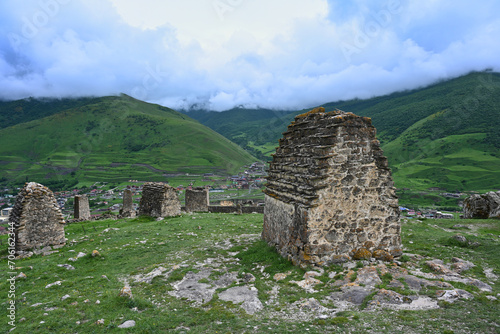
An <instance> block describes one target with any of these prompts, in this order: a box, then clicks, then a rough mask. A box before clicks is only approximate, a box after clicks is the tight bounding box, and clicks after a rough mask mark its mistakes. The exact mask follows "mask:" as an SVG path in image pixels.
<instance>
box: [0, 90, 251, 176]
mask: <svg viewBox="0 0 500 334" xmlns="http://www.w3.org/2000/svg"><path fill="white" fill-rule="evenodd" d="M253 160H254V158H253V157H252V156H251V155H250V154H249V153H247V152H246V151H244V150H243V149H241V148H240V147H239V146H238V145H235V144H234V143H232V142H230V141H229V140H228V139H226V138H224V137H223V136H221V135H219V134H218V133H216V132H214V131H213V130H211V129H209V128H207V127H205V126H203V125H201V124H200V123H199V122H197V121H195V120H193V119H191V118H189V117H187V116H185V115H183V114H180V113H178V112H176V111H174V110H171V109H168V108H165V107H161V106H158V105H153V104H148V103H145V102H141V101H138V100H135V99H132V98H130V97H128V96H121V97H103V98H98V99H92V100H91V103H88V104H85V105H82V106H79V107H76V108H72V109H68V110H64V111H60V112H58V113H55V114H53V115H51V116H47V117H43V118H39V119H35V120H32V121H29V122H25V123H18V124H16V125H13V126H10V127H8V128H4V129H1V130H0V170H1V173H2V174H1V175H2V176H3V178H4V180H5V179H7V180H15V181H17V182H21V181H24V180H25V179H26V178H28V179H29V180H32V181H39V182H42V183H44V184H47V179H51V180H54V179H67V180H71V179H75V180H94V181H108V182H113V181H121V180H128V179H131V178H133V179H141V180H165V176H163V174H169V173H198V172H209V171H223V172H228V173H231V172H234V171H235V170H237V169H238V168H240V167H241V166H242V165H244V164H247V163H249V162H251V161H253Z"/></svg>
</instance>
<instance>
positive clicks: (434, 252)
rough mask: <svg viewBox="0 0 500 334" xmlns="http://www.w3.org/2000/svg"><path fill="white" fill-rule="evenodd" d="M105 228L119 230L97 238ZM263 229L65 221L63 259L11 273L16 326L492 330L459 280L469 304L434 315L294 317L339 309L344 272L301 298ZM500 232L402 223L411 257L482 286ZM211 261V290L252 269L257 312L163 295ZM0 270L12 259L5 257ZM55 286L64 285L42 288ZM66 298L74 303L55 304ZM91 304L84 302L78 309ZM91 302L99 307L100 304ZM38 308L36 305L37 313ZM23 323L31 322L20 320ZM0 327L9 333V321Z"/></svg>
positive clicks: (1, 252)
mask: <svg viewBox="0 0 500 334" xmlns="http://www.w3.org/2000/svg"><path fill="white" fill-rule="evenodd" d="M193 218H194V219H193ZM456 224H465V225H467V226H469V227H470V228H471V229H460V231H457V230H456V229H452V227H453V226H454V225H456ZM82 227H84V229H85V233H84V229H83V228H82ZM108 227H112V228H118V229H119V230H111V231H108V232H104V230H105V229H106V228H108ZM200 228H201V229H200ZM261 231H262V215H259V214H251V215H233V214H226V215H224V214H194V215H187V214H186V215H183V216H180V217H175V218H166V219H165V220H163V221H156V220H155V219H151V218H147V217H139V218H136V219H127V220H123V219H122V220H118V221H112V220H109V221H97V222H85V223H75V224H70V225H68V226H66V237H67V238H68V242H67V245H66V246H65V247H63V248H61V249H59V252H58V253H54V254H51V255H48V256H41V255H34V256H32V257H31V258H27V259H22V260H16V261H15V262H16V263H15V265H16V266H17V267H21V268H20V269H17V270H16V272H24V273H25V274H26V275H27V278H26V279H24V280H23V279H21V280H18V281H16V306H17V310H16V319H17V321H16V323H17V326H18V328H17V331H19V332H23V333H26V332H34V333H72V332H78V333H108V332H118V331H119V330H118V329H117V326H118V325H120V324H121V323H123V322H124V321H125V320H135V321H136V324H137V325H136V327H135V328H134V329H133V330H132V331H131V332H134V333H163V332H181V331H182V328H186V327H187V328H190V331H189V332H190V333H216V332H219V333H245V332H255V333H269V332H275V333H289V332H290V333H292V332H293V333H296V332H308V333H331V332H333V333H347V332H350V333H354V332H367V331H368V332H370V331H371V332H374V333H381V332H384V333H401V332H418V333H443V332H445V331H453V332H455V333H464V332H475V333H496V332H497V328H498V327H497V325H498V318H499V316H500V314H499V311H498V310H499V306H500V305H499V302H498V301H490V300H488V299H487V298H485V297H484V295H485V293H479V292H478V291H477V289H474V288H473V287H470V286H468V285H467V286H466V285H464V284H460V283H453V285H454V286H455V287H456V288H461V289H467V290H468V291H470V292H471V293H473V294H474V296H475V298H474V299H473V300H469V301H460V302H456V303H453V304H449V303H441V306H442V307H441V308H439V309H437V310H425V311H394V310H388V309H385V310H384V309H381V310H376V311H369V312H367V311H359V310H348V311H342V312H338V313H337V314H335V316H332V317H329V318H327V319H319V318H314V317H313V318H312V319H306V320H299V319H294V318H293V316H291V314H293V312H295V311H293V308H292V306H291V305H295V304H294V303H299V304H300V303H302V302H304V301H305V300H308V299H309V298H315V299H316V300H318V301H319V302H320V303H322V304H323V305H324V306H327V307H335V305H334V304H333V303H331V302H325V300H326V298H327V297H328V296H329V295H330V294H331V293H332V292H333V291H335V289H336V288H335V287H332V286H331V285H330V283H331V282H333V281H334V280H336V279H337V278H339V277H340V276H338V275H337V278H335V279H333V281H332V280H331V279H329V278H328V272H329V271H331V270H333V271H336V272H337V273H338V272H339V271H341V270H342V268H340V267H339V266H332V267H331V268H325V269H326V270H325V273H324V274H323V275H322V276H320V277H318V278H319V279H320V280H321V281H322V284H321V287H320V288H318V289H317V290H316V292H314V293H308V292H306V291H305V290H303V289H301V288H299V287H298V286H297V285H296V284H295V283H292V281H299V280H302V279H303V278H302V277H303V274H304V272H305V270H303V269H300V268H298V267H294V266H292V265H291V264H290V263H289V262H288V261H286V260H285V259H283V258H281V257H280V256H279V255H278V254H277V253H276V252H275V251H274V249H273V248H271V247H269V246H267V244H265V243H264V242H263V241H261V240H259V236H260V233H261ZM457 233H461V234H463V235H464V236H466V237H467V238H468V239H470V240H473V241H477V242H479V243H480V245H479V246H476V247H460V245H454V244H450V243H449V242H448V240H449V238H450V237H451V236H453V235H455V234H457ZM499 236H500V222H499V221H498V220H424V221H421V222H418V221H416V220H414V221H411V222H408V223H403V225H402V239H403V244H404V246H405V248H406V251H407V252H408V253H413V254H420V255H423V256H425V257H426V258H425V259H424V260H422V261H426V260H427V259H432V258H439V259H442V260H444V261H445V262H449V261H451V257H454V256H456V257H460V258H462V259H465V260H468V261H471V262H473V263H474V264H476V265H477V267H476V268H473V269H471V270H470V271H469V272H468V273H467V275H468V276H469V277H476V278H478V279H480V280H482V281H485V282H488V279H487V278H486V276H485V273H484V270H483V269H485V268H489V269H491V270H492V271H493V273H494V274H496V275H500V258H499V257H498V251H499V248H500V246H499V240H500V238H499ZM0 240H2V244H3V246H1V249H0V256H5V255H6V254H7V249H6V236H5V235H4V236H1V237H0ZM141 241H142V242H141ZM144 241H146V242H144ZM94 249H96V250H98V251H99V252H100V254H101V256H100V257H95V258H93V257H91V256H89V255H87V256H86V257H83V258H81V259H79V260H78V261H76V262H68V258H70V257H74V256H76V254H78V252H84V253H86V254H90V253H91V252H92V250H94ZM230 254H235V255H230ZM207 259H212V261H213V259H216V260H215V261H216V262H217V263H219V265H218V266H213V267H212V268H213V269H217V270H218V271H217V270H213V271H212V273H211V275H210V276H209V277H208V278H207V279H204V280H203V281H202V283H205V284H213V281H214V280H216V279H218V278H219V277H220V276H221V275H222V274H223V273H225V272H235V273H239V274H241V273H243V272H245V273H251V274H253V275H254V276H255V278H256V280H255V282H254V283H252V285H253V286H255V287H256V288H257V289H258V290H259V295H258V296H259V299H260V300H261V301H262V303H263V304H264V309H263V311H261V312H259V313H256V314H255V315H248V314H246V313H245V312H244V311H242V310H241V308H240V307H239V306H238V305H235V304H233V303H231V302H225V301H222V300H219V299H218V298H214V299H213V300H212V301H210V302H208V303H205V304H202V305H195V304H193V303H192V302H189V301H187V300H182V299H177V298H175V297H173V296H171V295H170V294H169V293H171V292H172V291H173V286H172V284H175V283H177V282H178V281H180V280H181V279H183V277H184V276H185V275H186V273H188V272H190V271H191V272H197V271H198V270H200V269H201V268H202V267H200V263H203V262H204V261H205V260H207ZM217 259H218V260H217ZM224 259H226V260H224ZM227 260H229V261H227ZM64 263H68V264H71V265H73V266H74V267H75V270H67V269H64V268H61V267H58V266H57V264H64ZM413 264H414V260H412V259H411V258H410V257H408V258H406V261H405V263H404V266H409V267H410V266H411V265H413ZM0 266H2V267H3V268H7V260H6V259H2V260H1V261H0ZM31 267H32V269H31ZM158 267H164V268H166V269H167V272H169V274H168V275H167V277H164V276H161V277H156V278H155V279H154V280H153V281H152V283H151V284H147V283H137V282H135V281H134V280H133V278H132V276H134V275H138V274H141V275H144V274H147V273H149V272H151V271H152V270H153V269H155V268H158ZM209 267H210V266H209ZM307 270H309V269H307ZM7 272H8V270H2V271H0V291H2V294H1V295H0V306H1V311H0V316H1V317H2V318H3V319H5V312H6V304H5V303H6V301H7V294H6V291H7V290H8V289H7V282H6V278H7ZM275 273H288V274H289V275H288V276H287V278H286V279H284V280H282V281H278V282H276V281H274V280H273V275H274V274H275ZM103 275H105V277H103ZM124 279H127V280H128V282H129V283H130V285H131V289H132V293H133V296H134V297H133V299H128V298H123V297H119V296H118V293H119V291H120V289H121V288H122V287H123V286H124V283H123V282H124ZM390 280H391V275H390V274H386V275H384V276H382V281H383V283H382V284H383V285H386V284H387V283H388V282H389V281H390ZM56 281H62V283H61V285H60V286H53V287H51V288H45V286H46V285H47V284H49V283H54V282H56ZM240 284H242V285H243V284H244V283H240ZM234 285H235V284H233V286H234ZM491 285H492V287H493V292H492V293H491V294H490V295H493V296H496V295H497V294H498V293H500V283H499V282H498V280H497V281H494V282H492V284H491ZM276 287H278V290H279V293H278V294H277V296H276V298H274V297H271V295H272V291H273V288H276ZM394 290H397V289H394ZM405 291H406V290H401V291H399V292H401V293H405ZM424 293H425V292H424ZM427 293H429V294H432V293H433V291H430V290H429V291H427ZM64 295H69V296H70V297H69V298H68V299H66V300H64V301H62V300H61V297H62V296H64ZM273 298H274V299H273ZM87 299H88V300H89V301H88V302H85V300H87ZM97 300H99V302H100V303H99V304H96V301H97ZM368 301H369V300H368V299H367V301H366V304H367V303H368ZM37 303H43V304H42V305H39V306H34V307H33V306H32V305H34V304H37ZM52 308H56V309H53V310H51V309H52ZM472 310H474V311H473V312H472ZM282 317H285V318H282ZM22 318H25V319H26V320H25V321H21V322H20V321H19V320H21V319H22ZM99 319H104V325H97V324H95V322H96V321H97V320H99ZM285 319H286V320H285ZM3 321H5V320H3ZM42 321H43V322H44V323H41V322H42ZM77 322H79V324H77ZM5 323H6V322H5ZM495 324H497V325H495ZM3 328H4V329H8V327H7V326H3ZM269 328H271V329H269Z"/></svg>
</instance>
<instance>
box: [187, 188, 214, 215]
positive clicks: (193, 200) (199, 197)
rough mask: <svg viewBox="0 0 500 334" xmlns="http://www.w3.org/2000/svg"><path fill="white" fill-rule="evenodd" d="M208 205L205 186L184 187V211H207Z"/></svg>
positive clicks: (208, 199)
mask: <svg viewBox="0 0 500 334" xmlns="http://www.w3.org/2000/svg"><path fill="white" fill-rule="evenodd" d="M209 205H210V198H209V193H208V189H207V188H202V187H198V188H193V189H186V212H208V206H209Z"/></svg>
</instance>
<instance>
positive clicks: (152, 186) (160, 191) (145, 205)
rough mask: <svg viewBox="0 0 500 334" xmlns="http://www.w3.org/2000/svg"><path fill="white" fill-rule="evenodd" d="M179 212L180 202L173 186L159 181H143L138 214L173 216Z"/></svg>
mask: <svg viewBox="0 0 500 334" xmlns="http://www.w3.org/2000/svg"><path fill="white" fill-rule="evenodd" d="M180 214H181V202H180V201H179V198H178V197H177V191H176V189H175V188H173V187H171V186H169V185H168V184H164V183H160V182H148V183H145V184H144V186H143V188H142V197H141V201H140V203H139V215H141V216H151V217H174V216H179V215H180Z"/></svg>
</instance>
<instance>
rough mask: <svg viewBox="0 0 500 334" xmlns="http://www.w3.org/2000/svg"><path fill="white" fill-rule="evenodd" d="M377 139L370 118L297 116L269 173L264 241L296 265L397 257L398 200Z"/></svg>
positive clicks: (320, 112)
mask: <svg viewBox="0 0 500 334" xmlns="http://www.w3.org/2000/svg"><path fill="white" fill-rule="evenodd" d="M375 133H376V131H375V128H374V127H373V126H372V125H371V120H370V119H369V118H366V117H359V116H356V115H354V114H352V113H345V112H343V111H334V112H328V113H326V112H324V108H318V109H315V110H312V111H310V112H308V113H306V114H303V115H299V116H297V117H296V118H295V121H294V122H292V124H291V125H290V126H289V127H288V129H287V131H286V132H284V133H283V138H282V139H281V140H280V146H279V147H278V148H277V149H276V153H275V154H274V155H273V161H272V162H271V164H270V166H269V176H268V183H267V187H266V189H265V190H264V193H265V194H266V196H265V197H266V198H265V202H266V204H265V211H264V229H263V232H262V237H263V239H264V240H266V241H267V242H268V243H269V244H271V245H274V246H276V248H277V249H278V251H279V252H280V253H281V254H282V256H284V257H286V258H290V259H292V260H293V262H294V263H303V262H305V263H310V264H329V263H333V262H338V261H339V259H342V260H344V259H345V258H346V257H350V256H351V255H352V254H354V252H355V251H356V250H358V249H359V248H362V247H366V246H368V247H367V248H368V249H367V252H368V253H369V252H370V251H371V250H374V249H381V250H385V251H388V252H390V251H392V250H396V249H398V250H399V249H401V238H400V225H399V224H400V223H399V206H398V200H397V197H396V194H395V188H394V184H393V181H392V177H391V171H390V169H389V168H388V164H387V159H386V158H385V157H384V155H383V152H382V150H381V149H380V143H379V142H378V140H376V138H375ZM396 253H397V252H396Z"/></svg>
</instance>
